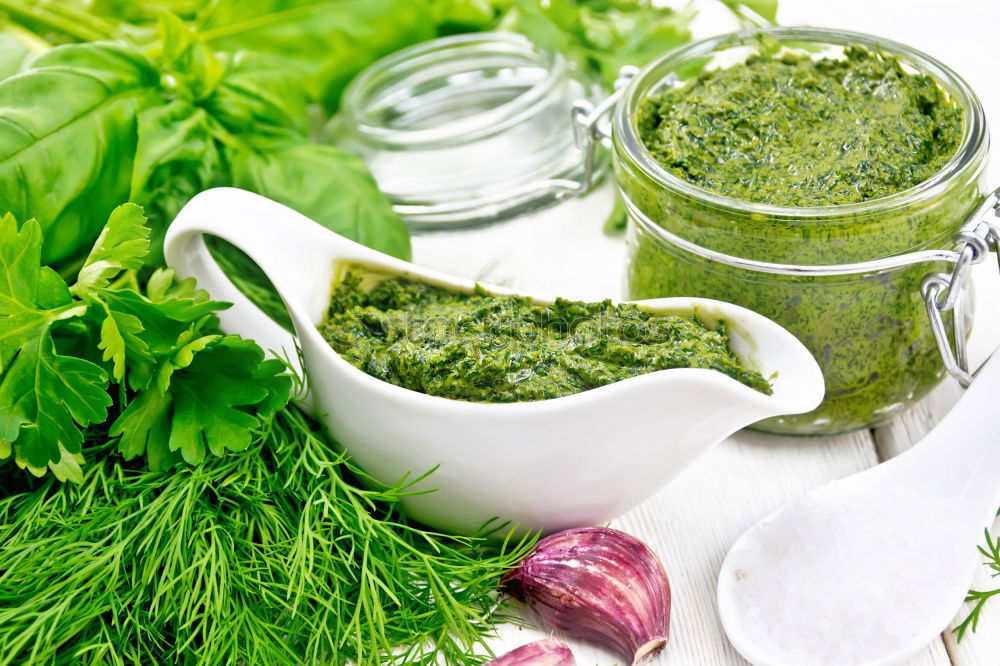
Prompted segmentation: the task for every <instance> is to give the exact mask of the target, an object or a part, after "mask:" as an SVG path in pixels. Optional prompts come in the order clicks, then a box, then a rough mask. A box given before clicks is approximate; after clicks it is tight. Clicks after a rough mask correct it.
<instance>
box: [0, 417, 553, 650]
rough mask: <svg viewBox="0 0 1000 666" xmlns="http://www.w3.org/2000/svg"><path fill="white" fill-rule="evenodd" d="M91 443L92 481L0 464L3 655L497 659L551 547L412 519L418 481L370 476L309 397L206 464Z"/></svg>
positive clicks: (87, 473) (527, 539)
mask: <svg viewBox="0 0 1000 666" xmlns="http://www.w3.org/2000/svg"><path fill="white" fill-rule="evenodd" d="M86 446H87V448H86V453H87V457H88V459H92V460H95V461H97V462H94V463H93V464H90V465H87V466H86V467H85V468H84V476H83V480H82V482H81V483H79V484H64V483H61V482H59V481H57V480H56V479H54V478H51V477H49V478H45V479H42V480H37V481H36V480H31V479H26V477H25V476H24V475H23V474H19V473H18V472H16V471H15V469H14V468H13V466H7V467H5V468H0V477H4V478H0V543H2V544H3V550H4V554H3V566H2V567H0V664H8V663H53V664H71V663H73V664H76V663H83V662H87V663H107V664H126V663H205V664H223V663H238V664H276V663H281V664H300V663H301V664H329V663H345V662H353V663H357V664H360V665H365V664H377V663H400V664H402V663H405V664H432V663H440V662H441V661H443V662H445V663H448V664H454V665H463V664H474V663H479V662H481V661H483V660H485V658H486V655H487V654H488V653H489V649H488V648H487V647H486V645H485V643H484V639H485V637H487V636H489V635H490V634H491V633H492V631H493V628H494V627H495V625H496V624H497V623H499V622H502V621H505V620H506V619H508V618H507V617H506V615H505V612H504V611H503V609H502V608H500V607H498V605H497V599H496V588H497V581H498V578H499V577H500V575H502V574H503V573H505V572H506V571H508V570H509V569H511V568H513V567H514V566H515V565H516V563H517V562H518V561H520V559H521V558H522V557H524V556H525V555H526V554H527V552H528V551H529V550H530V548H531V547H532V545H533V543H534V538H533V537H525V538H520V539H515V538H510V537H509V538H508V539H506V540H502V541H499V542H497V541H491V540H487V539H484V538H470V537H455V536H448V535H443V534H438V533H434V532H429V531H427V530H426V529H425V528H422V527H419V526H416V525H413V524H411V523H410V522H408V521H407V520H406V518H405V517H403V516H402V515H401V514H400V512H399V500H400V499H401V498H402V497H403V496H405V495H406V494H407V493H410V492H412V485H413V483H415V482H416V481H417V480H418V479H410V480H406V479H404V480H401V481H400V482H399V483H398V484H396V485H394V486H392V487H373V488H371V489H368V488H365V487H363V486H362V485H361V484H360V483H359V482H358V479H359V478H362V477H361V476H360V475H361V474H362V473H361V472H360V471H359V470H357V469H356V468H355V467H354V466H353V465H352V463H350V462H349V461H348V460H347V459H346V458H345V457H344V455H343V454H341V453H339V452H338V451H337V450H336V449H335V448H334V445H333V444H332V443H331V442H330V441H329V440H328V439H326V438H325V437H324V436H323V435H322V434H321V433H320V432H319V431H318V430H317V428H316V426H315V425H314V424H313V423H311V422H310V421H309V420H307V419H306V417H304V416H303V415H302V414H301V413H299V412H298V411H296V410H295V409H294V408H285V409H283V410H281V411H279V412H278V413H277V414H276V415H275V416H274V417H273V419H272V420H271V421H270V423H269V424H267V427H266V430H265V431H263V432H262V433H261V435H260V437H259V438H258V440H257V441H256V443H255V444H254V445H252V446H251V447H250V449H249V450H247V451H245V452H243V453H241V454H236V455H228V456H222V457H217V458H212V459H209V460H206V461H205V462H204V463H203V464H202V465H200V466H194V467H183V466H182V467H177V468H174V469H172V470H169V471H166V472H154V471H149V470H148V469H146V468H144V467H142V466H141V465H139V464H133V463H129V462H125V461H122V460H121V458H120V457H118V456H116V455H114V454H113V452H112V450H111V448H112V447H111V445H109V444H108V443H106V439H104V440H100V439H98V440H95V441H93V442H90V443H89V444H88V445H86ZM367 483H373V482H372V481H371V480H370V479H367ZM24 484H27V486H28V487H24ZM19 486H20V487H19Z"/></svg>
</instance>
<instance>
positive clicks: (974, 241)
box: [920, 189, 1000, 388]
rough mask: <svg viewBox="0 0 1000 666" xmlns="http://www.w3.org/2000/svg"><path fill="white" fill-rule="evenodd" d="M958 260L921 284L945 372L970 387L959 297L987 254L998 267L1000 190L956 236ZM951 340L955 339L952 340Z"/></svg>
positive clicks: (961, 302)
mask: <svg viewBox="0 0 1000 666" xmlns="http://www.w3.org/2000/svg"><path fill="white" fill-rule="evenodd" d="M959 248H960V249H959V250H958V260H957V261H956V262H955V267H954V268H953V269H952V271H951V273H950V274H947V273H930V274H928V275H927V276H926V277H924V279H923V282H922V283H921V285H920V293H921V295H923V297H924V305H925V306H926V307H927V316H928V318H929V319H930V322H931V330H932V331H933V332H934V339H935V341H936V342H937V347H938V351H940V352H941V358H942V359H943V361H944V366H945V369H947V370H948V373H949V374H950V375H951V376H952V377H954V378H955V379H956V380H957V381H958V383H959V384H961V385H962V386H963V387H964V388H968V387H969V386H970V385H971V384H972V380H973V378H974V376H975V372H972V373H970V372H969V358H968V350H967V343H966V330H965V315H964V313H963V311H962V308H963V301H962V299H961V298H960V297H961V295H962V292H963V290H964V289H965V287H966V285H967V283H968V281H969V273H970V272H971V267H972V266H974V265H975V264H978V263H981V262H982V261H983V260H984V259H986V256H987V255H988V254H989V252H990V251H991V250H992V251H994V252H997V262H998V268H1000V189H997V190H995V191H994V192H993V193H992V194H990V196H989V197H987V198H986V201H984V202H983V204H982V205H981V206H980V207H979V208H978V209H976V212H975V213H973V215H972V216H971V217H970V218H969V222H968V223H967V224H966V225H965V226H964V227H963V228H962V231H961V233H960V234H959ZM945 312H951V313H952V335H951V336H949V335H948V328H947V326H946V325H945V321H944V313H945ZM951 338H954V339H953V340H952V339H951Z"/></svg>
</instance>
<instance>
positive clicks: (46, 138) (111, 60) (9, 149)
mask: <svg viewBox="0 0 1000 666" xmlns="http://www.w3.org/2000/svg"><path fill="white" fill-rule="evenodd" d="M158 83H159V74H158V73H157V72H156V70H155V69H154V68H153V67H152V66H151V64H150V63H149V62H148V61H147V60H146V59H145V58H144V57H142V56H141V55H140V54H138V53H137V52H136V51H134V50H133V49H130V48H128V47H124V46H119V45H116V44H110V43H102V44H82V45H70V46H62V47H58V48H55V49H52V50H51V51H49V52H47V53H44V54H42V55H41V56H39V57H38V58H37V59H36V60H35V61H34V62H33V63H32V65H31V67H30V68H29V69H27V70H26V71H25V72H23V73H22V74H20V75H19V76H14V77H11V78H8V79H6V80H4V81H2V82H0V116H2V117H3V119H4V122H3V123H0V201H3V202H4V205H5V206H9V207H10V212H12V213H13V214H14V215H15V216H16V217H18V218H19V219H27V218H29V217H32V216H34V217H35V218H36V219H38V221H39V223H40V224H41V227H42V229H43V230H44V231H45V242H44V246H43V252H42V259H43V261H44V262H45V263H50V262H52V261H55V260H59V259H63V258H66V257H68V256H69V255H71V254H73V253H75V252H77V251H78V250H80V249H82V248H83V247H85V246H86V245H87V244H89V243H91V242H92V241H93V239H94V237H95V236H96V235H97V233H98V231H99V230H100V228H101V226H102V224H103V222H104V220H106V219H107V217H108V214H109V213H110V212H111V210H112V209H113V208H114V207H115V206H116V205H117V204H119V203H121V202H122V201H125V200H126V199H127V197H128V188H129V181H130V177H131V173H132V163H133V158H134V155H135V151H136V136H137V135H136V114H137V112H138V110H139V109H141V108H142V107H144V106H145V105H147V104H148V103H149V101H150V94H151V91H152V90H154V89H155V87H156V86H157V85H158ZM64 165H72V168H63V166H64ZM36 269H37V268H36Z"/></svg>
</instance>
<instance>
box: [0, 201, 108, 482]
mask: <svg viewBox="0 0 1000 666" xmlns="http://www.w3.org/2000/svg"><path fill="white" fill-rule="evenodd" d="M41 251H42V231H41V226H40V225H39V224H38V223H37V222H35V221H29V222H26V223H25V224H24V225H23V226H22V227H21V228H18V225H17V221H16V220H15V219H14V217H13V216H12V215H10V214H8V215H5V216H4V217H3V218H0V442H2V445H0V454H2V456H3V457H6V456H9V455H11V454H13V455H14V456H15V459H16V461H17V463H18V464H19V465H21V466H22V467H27V468H29V469H30V470H31V471H32V472H33V473H35V474H38V475H41V474H43V473H44V471H45V469H46V468H47V467H51V468H52V469H53V470H54V471H55V470H58V471H59V473H60V474H66V475H74V472H73V466H72V465H71V464H70V458H71V457H73V456H75V455H76V454H79V452H80V448H81V443H82V442H83V432H82V429H81V428H82V427H85V426H88V425H90V424H92V423H100V422H101V421H103V420H104V419H105V418H106V417H107V409H108V407H109V406H110V405H111V398H110V397H109V396H108V394H107V392H106V388H107V383H108V379H107V375H106V374H105V373H104V370H103V369H101V368H100V366H97V365H94V364H93V363H91V362H89V361H86V360H84V359H79V358H73V357H70V356H63V355H61V354H59V353H58V352H57V351H56V349H55V345H54V343H53V341H52V337H51V328H52V326H53V325H54V324H55V323H56V322H58V321H62V320H65V319H70V318H74V317H79V316H81V315H83V314H84V313H85V312H86V306H85V305H83V304H80V303H76V302H72V301H70V302H68V303H67V302H65V291H64V290H65V285H62V286H60V285H59V284H58V283H59V282H61V281H60V280H59V278H58V276H56V275H55V274H54V273H52V272H51V271H48V270H45V269H42V268H41V266H40V257H41ZM46 306H53V307H52V308H47V307H46ZM64 458H65V460H64Z"/></svg>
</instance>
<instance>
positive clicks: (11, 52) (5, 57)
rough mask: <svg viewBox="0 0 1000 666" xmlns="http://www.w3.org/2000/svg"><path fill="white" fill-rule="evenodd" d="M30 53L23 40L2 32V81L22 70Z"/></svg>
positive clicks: (0, 54) (0, 61)
mask: <svg viewBox="0 0 1000 666" xmlns="http://www.w3.org/2000/svg"><path fill="white" fill-rule="evenodd" d="M29 55H30V53H29V51H28V49H27V48H26V47H25V46H24V44H22V43H21V40H19V39H16V38H14V37H11V36H10V35H3V34H0V81H2V80H3V79H6V78H7V77H8V76H11V75H13V74H17V73H18V72H19V71H21V68H22V67H24V65H25V63H26V62H27V60H28V57H29Z"/></svg>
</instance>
